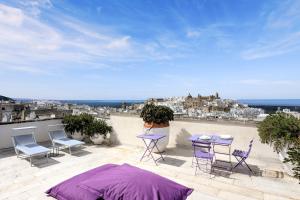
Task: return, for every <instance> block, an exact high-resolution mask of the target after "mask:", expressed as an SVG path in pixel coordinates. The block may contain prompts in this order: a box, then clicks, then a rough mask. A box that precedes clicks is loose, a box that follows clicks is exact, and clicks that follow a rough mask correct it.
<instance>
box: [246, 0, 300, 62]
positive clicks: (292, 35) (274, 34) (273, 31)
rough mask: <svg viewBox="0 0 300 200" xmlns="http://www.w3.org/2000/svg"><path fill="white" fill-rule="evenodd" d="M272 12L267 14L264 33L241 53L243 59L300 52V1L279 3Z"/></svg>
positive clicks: (291, 0) (264, 15) (292, 0)
mask: <svg viewBox="0 0 300 200" xmlns="http://www.w3.org/2000/svg"><path fill="white" fill-rule="evenodd" d="M276 5H277V7H276V8H274V9H273V10H272V11H271V12H266V13H264V14H263V16H262V17H266V22H265V24H264V25H263V32H262V33H261V34H260V37H259V39H258V40H257V41H256V42H252V43H254V45H250V46H248V48H247V49H246V50H245V51H243V52H242V53H241V56H242V58H244V59H246V60H253V59H259V58H267V57H272V56H278V55H283V54H286V53H289V52H296V51H300V12H299V10H300V1H298V0H288V1H284V2H278V4H276Z"/></svg>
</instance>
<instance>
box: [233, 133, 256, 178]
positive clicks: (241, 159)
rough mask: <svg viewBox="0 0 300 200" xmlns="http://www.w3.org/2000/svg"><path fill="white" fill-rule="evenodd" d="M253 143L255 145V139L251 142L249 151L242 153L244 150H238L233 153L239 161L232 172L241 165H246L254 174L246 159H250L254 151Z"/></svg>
mask: <svg viewBox="0 0 300 200" xmlns="http://www.w3.org/2000/svg"><path fill="white" fill-rule="evenodd" d="M252 143H253V139H252V140H251V141H250V144H249V149H248V151H242V150H238V149H235V150H234V151H233V153H232V155H233V156H234V157H235V158H236V159H237V161H238V163H237V164H236V165H235V166H234V167H233V168H232V169H231V171H232V170H234V169H235V168H237V167H238V166H239V165H241V166H244V165H243V163H244V164H245V165H246V167H247V168H248V169H249V170H250V172H252V173H253V171H252V169H251V168H250V167H249V165H248V164H247V163H246V159H247V158H248V157H249V154H250V152H251V149H252Z"/></svg>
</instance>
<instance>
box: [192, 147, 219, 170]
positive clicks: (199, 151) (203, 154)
mask: <svg viewBox="0 0 300 200" xmlns="http://www.w3.org/2000/svg"><path fill="white" fill-rule="evenodd" d="M192 145H193V149H194V155H193V157H194V159H195V160H196V169H195V175H196V173H197V169H199V170H201V168H200V163H199V160H205V161H206V170H207V165H208V164H209V163H210V173H211V172H212V169H213V160H214V157H215V155H214V153H213V152H212V151H211V149H212V147H211V142H200V141H193V144H192ZM192 162H193V161H192Z"/></svg>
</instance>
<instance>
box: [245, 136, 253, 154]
mask: <svg viewBox="0 0 300 200" xmlns="http://www.w3.org/2000/svg"><path fill="white" fill-rule="evenodd" d="M252 145H253V139H252V140H251V141H250V144H249V149H248V151H247V154H246V157H248V156H249V154H250V152H251V149H252Z"/></svg>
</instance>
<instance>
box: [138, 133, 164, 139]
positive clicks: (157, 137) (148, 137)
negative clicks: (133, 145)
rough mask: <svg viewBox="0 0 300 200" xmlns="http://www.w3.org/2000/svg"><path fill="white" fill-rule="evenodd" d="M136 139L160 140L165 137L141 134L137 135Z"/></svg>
mask: <svg viewBox="0 0 300 200" xmlns="http://www.w3.org/2000/svg"><path fill="white" fill-rule="evenodd" d="M136 137H138V138H142V139H151V140H160V139H161V138H164V137H166V136H165V135H163V134H142V135H138V136H136Z"/></svg>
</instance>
